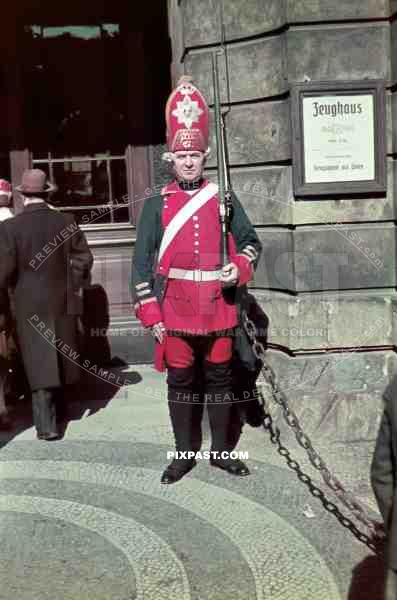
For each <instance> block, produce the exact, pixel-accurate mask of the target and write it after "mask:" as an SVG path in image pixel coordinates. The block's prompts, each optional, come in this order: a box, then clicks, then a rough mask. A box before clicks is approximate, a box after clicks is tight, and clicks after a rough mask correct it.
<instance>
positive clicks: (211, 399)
mask: <svg viewBox="0 0 397 600" xmlns="http://www.w3.org/2000/svg"><path fill="white" fill-rule="evenodd" d="M205 378H206V382H207V389H206V400H207V409H208V419H209V423H210V428H211V438H212V443H211V458H210V464H211V465H212V466H214V467H219V468H220V469H224V470H225V471H227V472H228V473H231V474H232V475H238V476H244V475H249V469H248V467H247V466H246V465H245V464H244V463H243V462H242V461H241V460H238V459H235V458H230V456H229V457H227V458H226V457H222V456H221V455H222V452H228V453H229V452H230V451H231V447H230V428H231V427H232V426H233V410H232V409H233V406H232V402H233V394H232V388H231V368H230V362H226V363H210V362H206V363H205ZM215 452H216V453H217V456H215V455H214V454H212V453H215Z"/></svg>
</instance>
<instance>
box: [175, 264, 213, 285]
mask: <svg viewBox="0 0 397 600" xmlns="http://www.w3.org/2000/svg"><path fill="white" fill-rule="evenodd" d="M220 274H221V272H220V271H200V270H199V269H177V268H174V267H171V269H170V270H169V271H168V277H169V278H170V279H184V280H185V281H196V282H200V281H216V280H217V279H219V275H220Z"/></svg>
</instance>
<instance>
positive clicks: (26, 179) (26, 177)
mask: <svg viewBox="0 0 397 600" xmlns="http://www.w3.org/2000/svg"><path fill="white" fill-rule="evenodd" d="M15 189H16V190H17V192H20V193H21V194H25V195H27V196H32V195H34V194H48V193H49V192H55V191H56V190H57V186H56V185H54V184H52V183H50V182H49V181H47V175H46V173H44V171H42V170H41V169H27V170H26V171H24V172H23V174H22V183H21V185H19V186H18V187H16V188H15Z"/></svg>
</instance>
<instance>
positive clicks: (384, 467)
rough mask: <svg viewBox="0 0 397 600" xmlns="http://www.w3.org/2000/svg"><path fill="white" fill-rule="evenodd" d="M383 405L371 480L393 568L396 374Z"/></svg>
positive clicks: (396, 547) (396, 559) (396, 544)
mask: <svg viewBox="0 0 397 600" xmlns="http://www.w3.org/2000/svg"><path fill="white" fill-rule="evenodd" d="M383 398H384V401H385V407H384V411H383V415H382V419H381V423H380V427H379V432H378V437H377V440H376V444H375V451H374V455H373V458H372V465H371V483H372V488H373V490H374V493H375V496H376V500H377V502H378V506H379V510H380V512H381V514H382V517H383V520H384V524H385V529H386V532H387V564H388V567H389V568H390V569H394V570H397V377H395V378H394V379H393V380H392V382H391V384H390V385H389V386H388V388H387V389H386V391H385V393H384V396H383Z"/></svg>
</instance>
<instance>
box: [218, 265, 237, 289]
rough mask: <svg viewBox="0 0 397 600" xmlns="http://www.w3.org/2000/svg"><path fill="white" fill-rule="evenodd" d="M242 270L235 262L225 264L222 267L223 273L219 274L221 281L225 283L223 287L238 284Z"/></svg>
mask: <svg viewBox="0 0 397 600" xmlns="http://www.w3.org/2000/svg"><path fill="white" fill-rule="evenodd" d="M239 275H240V272H239V269H238V266H237V265H236V264H234V263H233V262H231V263H229V264H227V265H225V266H224V267H223V268H222V271H221V274H220V276H219V281H220V282H221V283H222V284H223V287H225V288H227V287H232V286H233V285H236V283H237V281H238V278H239Z"/></svg>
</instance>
